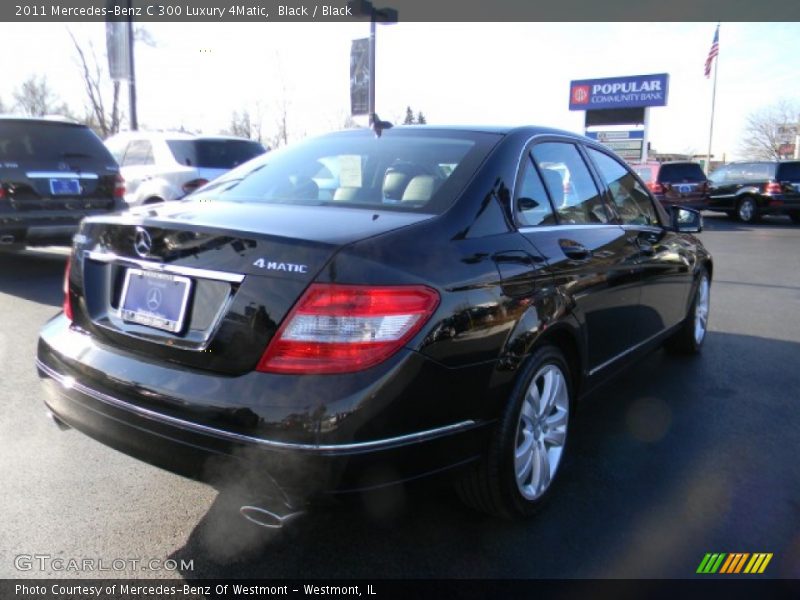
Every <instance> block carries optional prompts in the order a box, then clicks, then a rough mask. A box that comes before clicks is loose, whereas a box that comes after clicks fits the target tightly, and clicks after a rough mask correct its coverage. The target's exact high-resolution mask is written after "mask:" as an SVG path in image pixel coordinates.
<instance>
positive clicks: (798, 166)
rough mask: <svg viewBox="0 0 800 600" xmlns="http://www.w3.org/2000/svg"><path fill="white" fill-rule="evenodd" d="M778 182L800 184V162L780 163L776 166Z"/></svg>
mask: <svg viewBox="0 0 800 600" xmlns="http://www.w3.org/2000/svg"><path fill="white" fill-rule="evenodd" d="M776 179H777V180H778V181H792V182H794V183H797V182H800V162H791V163H781V164H780V165H778V176H777V177H776Z"/></svg>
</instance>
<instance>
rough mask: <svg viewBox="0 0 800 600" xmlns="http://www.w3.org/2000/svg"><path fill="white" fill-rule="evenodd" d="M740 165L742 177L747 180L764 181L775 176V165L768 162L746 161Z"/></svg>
mask: <svg viewBox="0 0 800 600" xmlns="http://www.w3.org/2000/svg"><path fill="white" fill-rule="evenodd" d="M742 167H743V168H742V179H745V180H748V181H766V180H768V179H773V178H774V176H775V165H772V164H770V163H748V164H746V165H742Z"/></svg>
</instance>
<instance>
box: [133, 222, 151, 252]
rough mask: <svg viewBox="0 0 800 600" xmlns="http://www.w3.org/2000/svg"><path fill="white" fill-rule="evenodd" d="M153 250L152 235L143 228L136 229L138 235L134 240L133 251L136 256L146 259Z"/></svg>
mask: <svg viewBox="0 0 800 600" xmlns="http://www.w3.org/2000/svg"><path fill="white" fill-rule="evenodd" d="M152 248H153V240H152V239H150V234H149V233H147V230H146V229H144V228H143V227H137V228H136V235H135V236H134V238H133V249H134V250H136V254H138V255H139V256H141V257H142V258H146V257H147V256H148V255H149V254H150V250H151V249H152Z"/></svg>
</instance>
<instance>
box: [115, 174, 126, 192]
mask: <svg viewBox="0 0 800 600" xmlns="http://www.w3.org/2000/svg"><path fill="white" fill-rule="evenodd" d="M124 197H125V180H124V179H123V178H122V175H119V174H117V176H116V177H115V178H114V198H124Z"/></svg>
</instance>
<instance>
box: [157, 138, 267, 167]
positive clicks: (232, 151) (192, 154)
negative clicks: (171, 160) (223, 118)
mask: <svg viewBox="0 0 800 600" xmlns="http://www.w3.org/2000/svg"><path fill="white" fill-rule="evenodd" d="M167 146H169V149H170V151H171V152H172V155H173V156H174V157H175V160H176V161H178V162H179V163H180V164H182V165H186V166H188V167H200V168H204V169H232V168H234V167H238V166H239V165H241V164H243V163H246V162H247V161H248V160H250V159H251V158H255V157H256V156H258V155H260V154H264V152H266V150H265V149H264V146H262V145H261V144H259V143H258V142H251V141H248V140H167Z"/></svg>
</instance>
